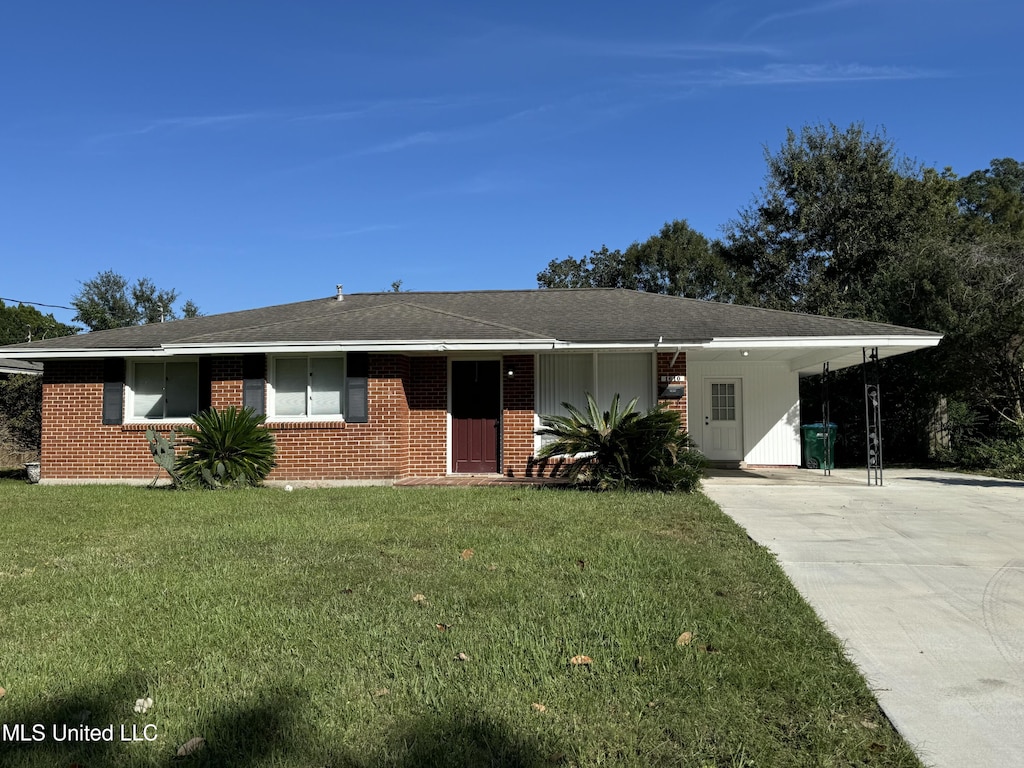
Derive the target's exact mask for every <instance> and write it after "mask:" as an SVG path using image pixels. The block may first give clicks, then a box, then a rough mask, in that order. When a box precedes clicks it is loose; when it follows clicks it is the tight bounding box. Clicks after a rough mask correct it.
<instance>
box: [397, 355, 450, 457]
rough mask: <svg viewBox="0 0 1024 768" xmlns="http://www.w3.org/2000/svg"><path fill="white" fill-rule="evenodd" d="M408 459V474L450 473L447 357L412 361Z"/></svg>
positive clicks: (420, 358) (421, 358) (414, 359)
mask: <svg viewBox="0 0 1024 768" xmlns="http://www.w3.org/2000/svg"><path fill="white" fill-rule="evenodd" d="M409 377H410V378H409V380H410V382H411V383H410V385H409V414H408V428H409V456H408V462H407V464H406V466H405V475H406V476H409V477H437V476H440V475H445V474H447V473H448V447H447V446H448V358H446V357H413V358H409Z"/></svg>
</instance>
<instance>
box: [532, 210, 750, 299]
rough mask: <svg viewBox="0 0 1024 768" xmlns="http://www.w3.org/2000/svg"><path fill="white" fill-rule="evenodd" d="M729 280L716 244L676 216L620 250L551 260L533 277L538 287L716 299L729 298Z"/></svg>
mask: <svg viewBox="0 0 1024 768" xmlns="http://www.w3.org/2000/svg"><path fill="white" fill-rule="evenodd" d="M733 281H734V275H733V274H732V272H731V271H730V270H729V267H728V265H727V264H726V262H725V261H724V260H723V259H722V257H721V249H720V246H719V245H718V244H717V243H710V242H708V239H707V238H706V237H704V235H702V234H701V233H700V232H697V231H696V230H694V229H691V228H690V225H689V224H687V223H686V221H684V220H681V219H680V220H676V221H672V222H669V223H667V224H665V225H664V226H663V227H662V228H661V231H660V232H658V234H656V235H652V236H651V237H650V238H648V239H647V240H646V241H644V242H643V243H639V242H635V243H633V244H632V245H630V246H629V247H628V248H627V249H626V250H625V252H623V251H619V250H614V251H610V250H608V247H607V246H602V247H601V250H599V251H591V252H590V256H585V257H583V258H581V259H575V258H573V257H572V256H569V257H567V258H565V259H562V260H561V261H558V260H552V261H551V262H549V263H548V266H547V269H545V270H544V271H543V272H540V273H539V274H538V275H537V284H538V285H539V286H540V287H541V288H627V289H630V290H634V291H647V292H649V293H667V294H672V295H674V296H688V297H690V298H697V299H709V300H719V301H727V300H730V299H731V298H732V295H733V293H734V286H733Z"/></svg>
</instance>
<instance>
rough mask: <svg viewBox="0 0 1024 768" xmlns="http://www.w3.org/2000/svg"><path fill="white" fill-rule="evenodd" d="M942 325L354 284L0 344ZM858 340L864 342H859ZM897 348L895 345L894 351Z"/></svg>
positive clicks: (764, 344) (700, 337)
mask: <svg viewBox="0 0 1024 768" xmlns="http://www.w3.org/2000/svg"><path fill="white" fill-rule="evenodd" d="M940 338H941V335H940V334H936V333H932V332H930V331H924V330H920V329H916V328H904V327H899V326H893V325H886V324H883V323H872V322H867V321H863V320H850V319H844V318H831V317H820V316H815V315H806V314H800V313H797V312H784V311H778V310H769V309H760V308H757V307H747V306H741V305H737V304H719V303H714V302H706V301H698V300H696V299H687V298H681V297H678V296H664V295H660V294H652V293H642V292H638V291H630V290H624V289H601V288H595V289H565V290H513V291H460V292H429V293H411V292H407V293H392V292H389V293H361V294H351V295H346V296H344V298H343V300H338V298H337V297H335V296H332V297H329V298H323V299H314V300H312V301H303V302H298V303H294V304H281V305H277V306H271V307H263V308H260V309H250V310H244V311H239V312H228V313H225V314H218V315H210V316H206V317H197V318H191V319H186V320H176V321H173V322H168V323H155V324H151V325H142V326H132V327H128V328H117V329H113V330H109V331H96V332H93V333H86V334H81V335H78V336H65V337H60V338H53V339H44V340H42V341H34V342H31V343H26V344H16V345H12V346H8V347H0V352H2V353H3V354H4V355H6V356H9V357H14V358H20V359H25V360H44V359H47V358H51V359H52V358H62V357H70V358H73V357H80V356H101V355H108V356H109V355H114V354H118V355H128V356H136V355H142V354H189V353H191V354H196V353H200V352H204V351H205V352H224V353H226V352H243V351H257V350H267V351H285V350H288V349H292V350H298V349H300V348H306V347H310V348H324V347H326V348H337V349H380V350H386V349H401V350H407V351H436V350H445V351H455V350H459V349H483V348H489V349H538V350H539V349H557V348H572V347H602V346H603V347H610V348H623V347H635V348H641V349H642V348H652V347H659V348H662V347H665V348H670V349H671V348H673V347H678V348H699V349H704V350H708V351H714V350H716V349H732V348H735V347H736V346H737V345H739V346H742V347H744V348H748V347H749V348H750V349H769V348H771V349H775V350H776V354H775V357H777V356H778V350H779V349H781V348H783V347H786V348H809V347H820V346H822V345H823V344H826V343H830V342H831V343H833V346H837V347H841V348H846V349H849V348H851V346H855V347H858V348H859V347H860V346H882V347H886V348H889V347H890V346H893V345H895V346H894V347H893V348H894V349H898V351H910V349H917V348H922V347H929V346H934V345H935V344H937V343H938V341H939V339H940ZM862 342H863V343H862ZM898 351H897V352H893V353H894V354H895V353H898Z"/></svg>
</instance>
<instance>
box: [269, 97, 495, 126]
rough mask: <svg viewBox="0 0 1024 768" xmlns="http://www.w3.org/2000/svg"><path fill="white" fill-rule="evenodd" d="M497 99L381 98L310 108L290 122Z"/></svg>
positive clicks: (455, 106) (477, 103)
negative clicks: (313, 109) (315, 108)
mask: <svg viewBox="0 0 1024 768" xmlns="http://www.w3.org/2000/svg"><path fill="white" fill-rule="evenodd" d="M494 101H495V99H493V98H492V97H487V96H475V95H469V96H464V97H456V96H422V97H411V98H407V99H380V100H378V101H368V102H363V103H354V104H348V105H345V106H343V107H341V108H334V109H325V110H323V111H309V112H306V113H304V114H299V115H290V116H288V117H287V121H288V122H291V123H330V122H345V121H348V120H358V119H360V118H364V117H371V116H373V115H375V114H378V113H382V112H395V111H402V110H410V109H413V110H431V109H437V110H444V109H460V108H463V107H475V106H480V105H482V104H488V103H493V102H494Z"/></svg>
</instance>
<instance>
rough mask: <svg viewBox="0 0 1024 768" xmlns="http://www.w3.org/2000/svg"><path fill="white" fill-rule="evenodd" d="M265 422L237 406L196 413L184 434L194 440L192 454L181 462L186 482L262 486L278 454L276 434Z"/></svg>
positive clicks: (262, 418) (179, 470)
mask: <svg viewBox="0 0 1024 768" xmlns="http://www.w3.org/2000/svg"><path fill="white" fill-rule="evenodd" d="M265 420H266V417H265V416H259V415H257V414H256V413H254V412H253V411H252V410H251V409H249V408H242V409H238V408H235V407H234V406H231V407H229V408H226V409H224V410H223V411H219V410H217V409H216V408H210V409H208V410H205V411H203V412H202V413H198V414H196V415H195V416H194V417H193V418H192V421H193V422H195V426H194V427H193V426H189V427H184V428H183V429H182V430H181V432H180V434H181V436H182V437H184V438H186V439H187V440H190V443H189V447H188V452H187V453H185V454H184V455H183V456H182V457H181V458H180V459H178V465H177V471H178V474H179V475H180V477H181V478H182V480H183V481H184V482H185V483H186V484H189V485H201V486H206V487H210V488H217V487H221V486H225V485H233V486H247V485H260V484H261V483H262V482H263V480H264V479H265V478H266V476H267V475H268V474H270V470H271V469H273V468H274V464H275V462H274V457H275V454H276V447H275V445H274V435H273V433H272V432H271V431H270V430H269V429H267V428H266V427H265V426H263V422H264V421H265Z"/></svg>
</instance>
